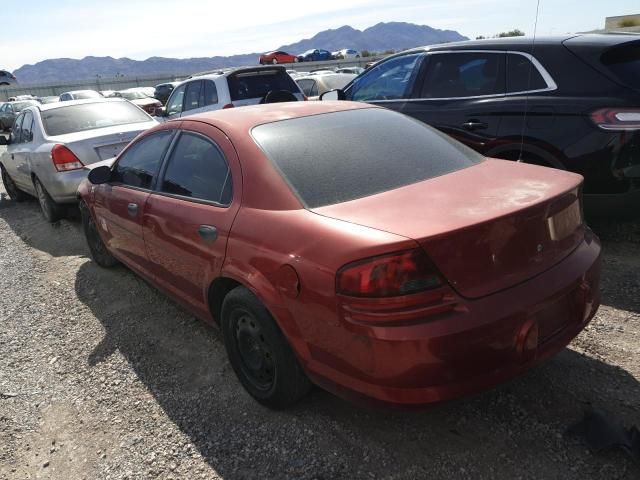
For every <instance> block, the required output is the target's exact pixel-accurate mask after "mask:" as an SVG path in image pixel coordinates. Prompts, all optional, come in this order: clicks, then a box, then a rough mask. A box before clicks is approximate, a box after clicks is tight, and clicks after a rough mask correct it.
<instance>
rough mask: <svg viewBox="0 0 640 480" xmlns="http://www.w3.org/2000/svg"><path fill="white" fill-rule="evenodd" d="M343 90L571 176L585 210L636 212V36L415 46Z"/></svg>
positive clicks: (639, 61)
mask: <svg viewBox="0 0 640 480" xmlns="http://www.w3.org/2000/svg"><path fill="white" fill-rule="evenodd" d="M344 94H345V98H346V99H347V100H356V101H364V102H369V103H374V104H377V105H382V106H385V107H387V108H390V109H393V110H397V111H399V112H402V113H405V114H407V115H410V116H412V117H415V118H416V119H418V120H421V121H423V122H426V123H428V124H430V125H432V126H434V127H436V128H438V129H439V130H442V131H443V132H445V133H447V134H449V135H451V136H452V137H455V138H456V139H458V140H460V141H462V142H463V143H465V144H467V145H468V146H470V147H472V148H474V149H475V150H477V151H479V152H480V153H483V154H484V155H487V156H490V157H497V158H504V159H508V160H518V159H521V160H522V161H524V162H528V163H535V164H540V165H545V166H551V167H556V168H560V169H566V170H570V171H572V172H577V173H580V174H582V175H583V176H584V178H585V183H584V193H585V204H586V207H587V209H588V210H589V211H590V212H591V213H601V212H605V213H607V214H610V213H615V212H616V211H622V210H626V211H629V210H635V212H636V213H640V36H638V35H624V34H604V35H590V34H585V35H572V36H564V37H561V38H560V37H550V38H543V39H540V38H539V39H536V41H535V44H533V43H532V40H531V39H530V38H529V39H527V38H507V39H495V40H481V41H468V42H460V43H449V44H442V45H435V46H430V47H423V48H416V49H412V50H408V51H405V52H402V53H400V54H397V55H393V56H391V57H388V58H386V59H385V60H383V61H381V62H379V63H377V64H376V65H375V66H373V67H372V68H371V69H369V70H368V71H366V72H364V73H363V74H361V75H360V76H358V77H357V78H355V79H354V80H353V82H352V83H350V84H349V85H347V87H346V88H345V91H344ZM325 99H327V98H326V97H325Z"/></svg>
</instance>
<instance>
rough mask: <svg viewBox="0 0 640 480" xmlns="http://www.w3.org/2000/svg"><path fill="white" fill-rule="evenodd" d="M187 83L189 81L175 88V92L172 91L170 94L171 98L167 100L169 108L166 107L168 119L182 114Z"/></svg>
mask: <svg viewBox="0 0 640 480" xmlns="http://www.w3.org/2000/svg"><path fill="white" fill-rule="evenodd" d="M187 85H189V83H185V84H183V85H180V86H179V87H177V88H175V89H174V90H173V92H171V96H169V100H167V109H166V117H167V119H169V120H170V119H172V118H179V117H180V115H182V109H183V104H184V94H185V91H186V90H187Z"/></svg>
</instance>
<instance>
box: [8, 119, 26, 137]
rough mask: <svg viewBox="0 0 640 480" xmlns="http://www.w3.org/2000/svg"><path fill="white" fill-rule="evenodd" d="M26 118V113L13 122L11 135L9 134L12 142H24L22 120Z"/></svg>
mask: <svg viewBox="0 0 640 480" xmlns="http://www.w3.org/2000/svg"><path fill="white" fill-rule="evenodd" d="M23 120H24V114H20V115H18V118H16V121H15V122H14V123H13V127H12V128H11V135H10V136H9V138H10V142H11V143H12V144H16V143H21V142H22V121H23Z"/></svg>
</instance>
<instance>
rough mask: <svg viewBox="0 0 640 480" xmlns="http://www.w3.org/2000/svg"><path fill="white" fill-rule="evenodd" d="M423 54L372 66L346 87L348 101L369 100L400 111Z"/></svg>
mask: <svg viewBox="0 0 640 480" xmlns="http://www.w3.org/2000/svg"><path fill="white" fill-rule="evenodd" d="M425 57H426V54H425V53H424V52H418V53H411V54H406V55H401V56H398V57H393V58H390V59H389V60H386V61H383V62H381V63H378V64H377V65H374V66H373V67H371V68H370V69H369V70H368V71H366V72H365V73H363V74H362V75H360V76H358V77H356V78H354V79H353V82H351V84H350V85H348V86H347V88H346V89H345V95H346V98H347V100H353V101H357V102H367V103H372V104H374V105H380V106H381V107H386V108H389V109H391V110H396V111H399V112H403V111H404V110H405V105H406V104H407V99H408V98H409V97H410V96H411V95H412V92H413V89H414V85H415V84H416V80H417V78H418V76H419V72H420V71H421V67H422V65H423V62H424V59H425Z"/></svg>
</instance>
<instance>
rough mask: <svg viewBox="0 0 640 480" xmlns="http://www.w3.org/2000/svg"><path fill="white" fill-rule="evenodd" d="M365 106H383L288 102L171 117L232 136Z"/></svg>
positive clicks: (342, 102)
mask: <svg viewBox="0 0 640 480" xmlns="http://www.w3.org/2000/svg"><path fill="white" fill-rule="evenodd" d="M361 108H381V107H377V106H375V105H371V104H367V103H361V102H349V101H318V102H284V103H270V104H263V105H249V106H245V107H241V108H229V109H225V110H214V111H209V112H204V113H200V114H196V115H189V117H187V118H177V119H175V120H169V122H168V123H172V122H182V121H185V120H192V121H198V122H203V123H208V124H210V125H214V126H218V127H220V128H221V129H222V130H223V131H225V132H226V133H228V134H230V135H232V134H233V133H234V132H235V133H238V134H240V133H242V132H247V131H249V130H251V129H252V128H253V127H256V126H258V125H263V124H265V123H273V122H279V121H282V120H290V119H293V118H300V117H308V116H311V115H320V114H323V113H332V112H340V111H344V110H357V109H361Z"/></svg>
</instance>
